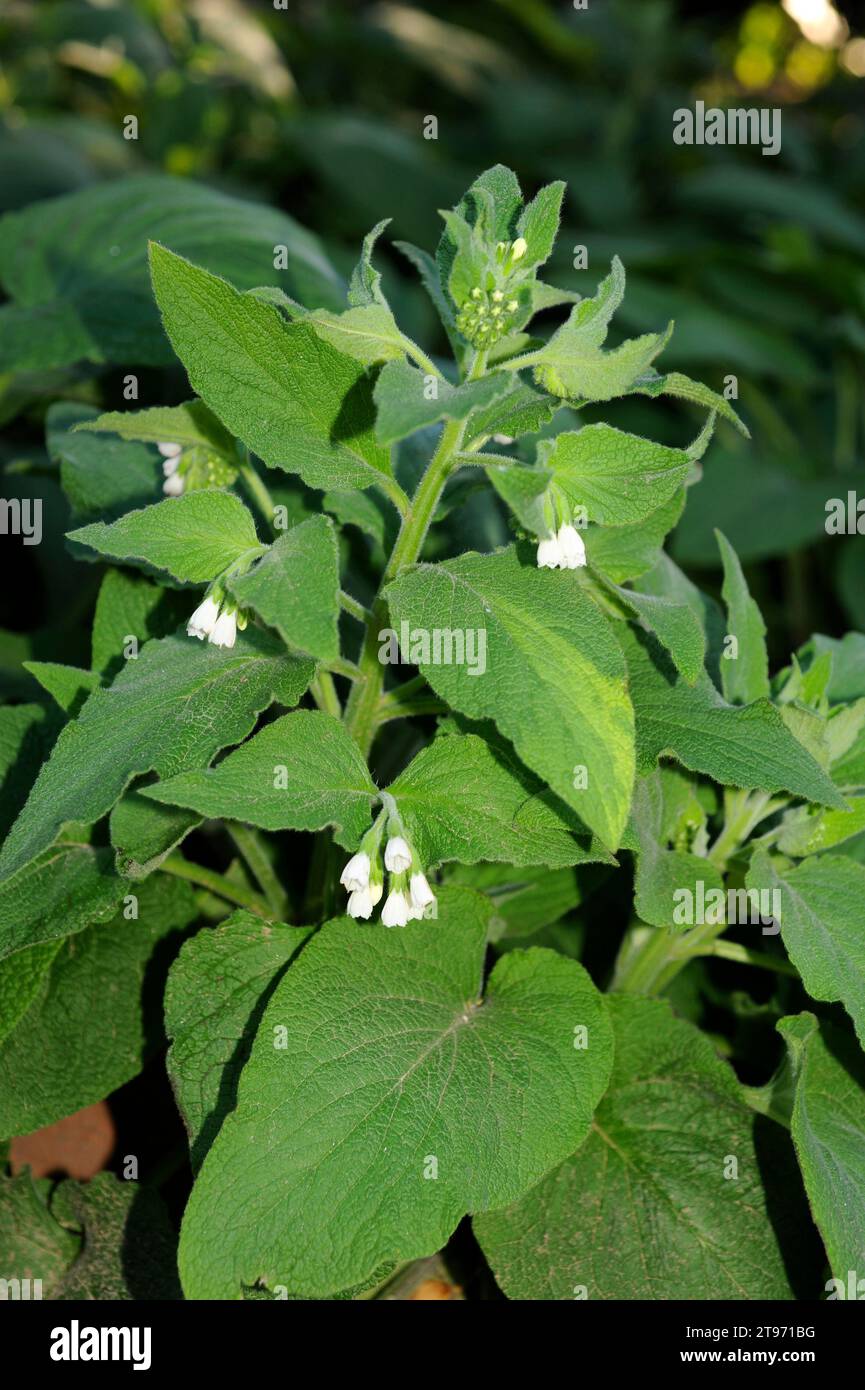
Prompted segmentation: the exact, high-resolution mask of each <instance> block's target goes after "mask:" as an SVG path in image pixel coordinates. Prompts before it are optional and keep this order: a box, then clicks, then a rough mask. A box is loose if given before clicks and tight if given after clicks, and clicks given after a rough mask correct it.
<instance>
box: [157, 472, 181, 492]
mask: <svg viewBox="0 0 865 1390" xmlns="http://www.w3.org/2000/svg"><path fill="white" fill-rule="evenodd" d="M183 488H184V482H183V478H182V477H181V475H180V474H179V473H172V475H171V477H170V478H166V479H165V482H164V483H163V484H162V491H163V492H164V493H165V495H166V497H179V496H180V494H181V493H182V492H183Z"/></svg>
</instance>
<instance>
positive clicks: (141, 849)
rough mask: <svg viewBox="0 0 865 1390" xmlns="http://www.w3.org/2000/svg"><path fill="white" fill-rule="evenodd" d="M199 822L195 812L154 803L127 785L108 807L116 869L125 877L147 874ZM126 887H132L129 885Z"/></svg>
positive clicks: (144, 875) (141, 876)
mask: <svg viewBox="0 0 865 1390" xmlns="http://www.w3.org/2000/svg"><path fill="white" fill-rule="evenodd" d="M200 824H201V817H200V816H197V815H195V813H194V812H192V811H182V810H180V809H179V808H178V807H177V806H157V805H156V804H155V802H153V801H147V800H146V799H145V798H144V796H143V795H142V790H139V789H137V788H135V787H132V788H130V790H129V791H127V792H125V793H124V795H123V796H121V798H120V800H119V801H118V802H117V803H116V804H115V805H114V806H113V807H112V808H111V814H110V816H109V821H108V828H109V835H110V839H111V844H112V846H113V848H114V861H115V867H116V869H117V872H118V873H119V874H122V875H123V876H124V877H125V878H147V876H148V874H152V873H153V871H154V869H158V868H159V866H160V864H161V863H162V862H163V860H164V859H165V858H166V857H167V855H169V854H170V853H171V851H172V850H173V849H176V848H177V846H178V845H179V844H181V843H182V841H183V840H184V839H185V838H186V836H187V835H188V834H189V832H190V830H194V829H195V827H196V826H197V825H200ZM128 891H133V890H132V887H131V886H130V888H129V889H128Z"/></svg>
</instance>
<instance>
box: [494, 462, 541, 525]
mask: <svg viewBox="0 0 865 1390" xmlns="http://www.w3.org/2000/svg"><path fill="white" fill-rule="evenodd" d="M486 475H487V477H488V478H489V480H490V482H491V483H492V485H493V487H494V488H495V490H496V492H497V493H498V494H499V497H501V499H502V501H503V502H506V503H507V505H508V506H509V507H510V509H511V511H512V512H513V514H514V516H515V517H516V519H517V521H518V522H519V523H520V525H521V526H523V527H525V529H526V530H527V531H529V532H530V533H531V534H532V535H534V536H536V537H540V536H547V535H549V532H550V516H549V513H550V508H551V499H550V483H551V482H552V480H553V475H552V473H550V471H549V469H547V468H527V467H525V465H524V464H522V463H488V464H487V465H486Z"/></svg>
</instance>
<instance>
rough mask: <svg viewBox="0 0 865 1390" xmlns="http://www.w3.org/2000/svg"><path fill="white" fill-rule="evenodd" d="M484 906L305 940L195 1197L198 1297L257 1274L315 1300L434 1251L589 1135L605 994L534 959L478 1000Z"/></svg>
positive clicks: (600, 1067)
mask: <svg viewBox="0 0 865 1390" xmlns="http://www.w3.org/2000/svg"><path fill="white" fill-rule="evenodd" d="M487 912H488V909H487V908H486V907H485V906H484V905H483V900H482V899H480V898H479V897H478V896H477V895H476V894H473V893H471V892H468V891H467V890H465V889H443V890H442V892H441V897H440V902H439V917H438V920H437V921H436V922H435V923H434V924H433V925H430V924H422V923H418V924H415V925H412V926H409V927H406V928H404V929H403V930H400V931H384V930H378V929H367V928H358V927H357V926H356V925H354V924H352V923H349V922H348V921H336V922H331V923H329V924H328V925H326V926H325V927H324V928H323V929H322V930H321V931H320V932H319V933H318V934H317V935H316V936H315V937H314V938H313V940H312V941H310V942H309V944H308V945H307V946H306V947H305V949H304V950H303V952H302V953H301V955H300V957H299V958H298V959H297V961H295V963H294V964H293V965H292V966H291V968H290V969H289V970H288V971H287V973H286V974H285V975H284V976H283V978H282V980H281V981H280V982H279V984H278V985H277V987H276V989H275V991H274V993H273V995H272V997H271V999H270V1002H269V1004H268V1006H267V1009H266V1011H265V1014H264V1017H263V1019H262V1021H261V1025H260V1027H259V1030H258V1033H257V1035H256V1039H255V1042H254V1044H253V1049H252V1055H251V1057H250V1059H249V1062H248V1063H247V1065H246V1067H245V1068H244V1071H243V1075H242V1076H241V1079H240V1086H239V1091H238V1103H237V1108H236V1110H235V1111H234V1112H233V1113H232V1114H231V1115H229V1116H228V1117H227V1118H226V1120H225V1122H224V1124H223V1126H222V1129H221V1130H220V1133H219V1135H218V1137H217V1139H216V1142H215V1143H214V1145H213V1147H212V1148H211V1150H210V1152H209V1153H208V1155H207V1157H206V1158H205V1160H204V1164H203V1166H202V1169H201V1172H200V1174H199V1177H198V1180H197V1182H196V1184H195V1187H194V1188H193V1192H192V1197H191V1198H190V1202H189V1205H188V1207H187V1209H186V1215H185V1217H184V1223H183V1230H182V1234H181V1244H180V1258H179V1262H180V1270H181V1279H182V1282H183V1286H184V1290H185V1292H186V1295H187V1297H189V1298H213V1297H219V1298H237V1297H239V1295H240V1286H241V1284H244V1283H246V1284H249V1283H253V1282H254V1281H255V1280H256V1279H261V1280H262V1281H263V1282H264V1283H265V1284H267V1285H268V1287H271V1288H272V1287H273V1286H274V1285H275V1284H284V1285H285V1286H286V1287H287V1288H288V1289H289V1291H291V1292H298V1293H302V1294H305V1295H307V1296H309V1297H321V1296H323V1295H326V1294H328V1293H331V1292H333V1291H335V1290H336V1289H338V1288H340V1287H345V1285H346V1284H350V1283H355V1282H357V1281H359V1280H362V1279H363V1278H364V1277H365V1276H366V1275H368V1274H369V1273H370V1271H371V1270H373V1269H374V1268H376V1266H378V1265H380V1264H382V1263H383V1262H384V1261H385V1260H391V1259H393V1260H400V1261H404V1260H409V1259H413V1258H415V1257H417V1256H421V1255H426V1254H429V1253H430V1252H431V1251H435V1250H437V1249H438V1248H439V1247H440V1246H441V1245H442V1244H443V1243H444V1242H445V1240H446V1239H447V1237H448V1236H449V1234H450V1233H451V1231H453V1229H454V1227H455V1226H456V1225H457V1223H458V1221H459V1220H460V1218H461V1217H462V1216H463V1215H464V1213H465V1212H466V1211H471V1210H481V1209H484V1208H487V1207H495V1206H500V1205H502V1204H503V1203H505V1202H508V1201H512V1200H514V1199H515V1198H516V1197H517V1196H518V1195H522V1193H523V1192H525V1191H526V1190H527V1189H528V1188H529V1187H531V1186H532V1185H533V1184H534V1183H535V1182H537V1181H538V1179H539V1178H540V1177H542V1176H543V1174H544V1173H545V1172H547V1171H548V1170H549V1168H550V1167H551V1166H552V1165H554V1164H555V1163H557V1162H560V1161H561V1157H562V1156H563V1155H564V1154H566V1153H568V1152H569V1151H570V1150H571V1149H572V1148H573V1147H575V1146H576V1145H577V1144H579V1143H581V1142H582V1139H583V1138H584V1137H585V1135H586V1134H587V1132H588V1128H589V1124H590V1122H591V1117H592V1112H593V1110H594V1107H595V1105H596V1104H597V1102H598V1100H599V1098H600V1096H601V1095H602V1094H603V1091H604V1088H605V1086H606V1084H607V1080H608V1077H609V1072H610V1065H611V1061H612V1057H611V1047H610V1035H609V1029H608V1024H607V1018H606V1007H605V1002H604V1000H603V997H602V996H601V995H600V994H598V992H597V991H596V989H595V987H594V985H593V984H592V983H591V980H590V979H589V977H588V975H587V974H586V973H585V971H584V970H583V969H582V967H581V966H579V965H578V964H577V963H576V962H574V961H568V960H565V959H564V958H563V957H561V956H557V955H556V954H555V953H553V952H549V951H543V950H532V951H526V952H514V953H512V954H509V955H508V956H506V957H505V958H504V959H503V960H501V961H500V962H499V963H498V964H497V965H496V967H495V969H494V971H493V973H492V975H491V977H490V980H489V983H488V985H487V988H486V992H485V994H484V997H483V998H481V981H482V975H483V956H484V945H485V941H486V929H487V920H486V919H487ZM328 1019H329V1020H331V1021H332V1024H333V1026H324V1027H323V1026H322V1020H328ZM342 1021H344V1022H345V1023H346V1024H347V1025H348V1026H345V1027H344V1026H343V1022H342ZM578 1025H583V1026H585V1027H586V1028H587V1030H588V1046H587V1047H586V1048H583V1049H578V1048H576V1047H575V1046H574V1030H575V1027H576V1026H578ZM283 1044H284V1045H283ZM550 1114H554V1115H555V1117H556V1123H555V1125H550V1123H549V1117H550ZM251 1158H252V1159H253V1161H252V1162H250V1159H251ZM431 1165H434V1166H431ZM433 1171H434V1172H435V1173H436V1177H435V1178H434V1179H433V1178H432V1176H429V1177H428V1178H427V1179H426V1180H425V1178H424V1174H425V1172H426V1173H427V1174H428V1175H431V1174H432V1172H433ZM371 1203H372V1208H371V1206H370V1204H371ZM214 1210H218V1211H219V1212H220V1221H219V1222H218V1223H216V1224H214V1222H213V1211H214ZM371 1211H372V1213H373V1214H372V1215H371Z"/></svg>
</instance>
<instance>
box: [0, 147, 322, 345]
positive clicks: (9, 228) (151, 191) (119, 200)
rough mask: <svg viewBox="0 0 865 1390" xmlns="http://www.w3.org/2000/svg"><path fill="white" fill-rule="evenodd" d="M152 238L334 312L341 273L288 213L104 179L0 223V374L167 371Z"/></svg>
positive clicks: (193, 191)
mask: <svg viewBox="0 0 865 1390" xmlns="http://www.w3.org/2000/svg"><path fill="white" fill-rule="evenodd" d="M148 238H151V239H156V240H160V241H163V242H165V244H166V245H168V246H172V247H174V249H175V250H176V251H178V252H180V253H181V254H182V255H184V256H188V257H190V259H192V260H195V261H198V262H200V263H201V264H203V265H206V266H207V267H208V268H209V269H210V270H212V271H214V272H215V273H217V274H220V275H226V276H228V277H229V278H230V279H232V280H234V281H236V282H237V283H238V284H239V285H241V287H242V288H244V289H250V288H252V287H253V286H255V285H261V284H264V283H266V282H270V283H274V282H278V281H280V280H282V281H283V283H284V285H285V288H286V289H288V291H289V292H290V293H292V294H294V295H295V296H296V297H297V298H299V299H301V300H303V301H304V303H306V304H311V305H313V306H317V305H323V306H324V307H326V308H330V309H338V308H339V307H340V304H341V300H342V293H343V290H342V284H341V282H340V279H339V277H338V275H337V274H336V272H335V271H334V269H333V267H332V266H331V265H330V264H329V263H328V261H327V259H326V257H325V255H324V253H323V252H322V250H321V247H320V245H319V243H318V241H317V240H316V238H315V237H313V236H312V235H311V233H309V232H307V231H305V230H304V229H303V228H302V227H301V226H300V225H299V224H298V223H297V222H295V221H294V220H293V219H292V218H291V217H288V216H287V215H286V214H285V213H282V212H277V211H275V210H272V209H270V208H267V207H265V206H264V205H263V204H262V203H260V202H254V203H253V202H243V201H241V200H240V199H238V198H230V197H227V196H226V195H225V194H223V193H219V192H217V191H216V190H215V189H213V188H208V187H206V186H204V185H203V184H197V183H195V182H193V181H192V180H191V179H173V178H167V177H165V176H164V175H158V174H147V175H139V176H135V177H132V178H124V179H111V180H109V181H107V182H105V183H102V184H99V185H95V186H92V187H90V188H86V189H82V191H81V192H80V193H73V194H71V195H69V196H68V197H64V198H54V199H52V200H51V201H48V202H46V201H44V200H42V201H41V202H39V204H38V205H36V206H34V207H32V208H27V209H26V210H25V211H24V212H19V213H13V214H11V215H9V216H7V217H5V218H4V219H3V221H2V223H0V265H2V267H3V283H4V286H5V288H6V290H7V292H8V294H9V296H10V299H11V300H12V303H11V304H9V305H7V306H5V307H4V308H3V309H2V310H0V337H2V338H3V339H4V343H3V349H2V350H0V369H2V370H8V369H9V368H10V367H18V368H25V367H29V368H34V369H36V370H41V369H44V368H46V367H52V366H64V365H66V364H67V363H71V362H75V361H77V360H78V359H80V358H82V357H83V358H87V359H88V360H90V361H94V362H106V361H107V362H118V363H122V364H124V365H125V364H132V363H148V364H153V365H157V366H164V365H167V364H168V363H169V362H170V361H171V350H170V348H169V346H168V344H167V343H166V341H165V335H164V334H163V332H162V328H161V325H160V323H159V316H158V314H157V311H156V306H155V305H154V303H153V300H152V297H151V294H150V288H149V285H148V279H147V241H148ZM278 246H285V247H286V248H287V257H286V259H287V271H286V272H283V273H282V274H280V273H278V272H276V271H275V270H274V247H278ZM58 247H62V248H63V257H62V264H60V263H58V257H57V248H58Z"/></svg>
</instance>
